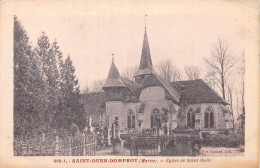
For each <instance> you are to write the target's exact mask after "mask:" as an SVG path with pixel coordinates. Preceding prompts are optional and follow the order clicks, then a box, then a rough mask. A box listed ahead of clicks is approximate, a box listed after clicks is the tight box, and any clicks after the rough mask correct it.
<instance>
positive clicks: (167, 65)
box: [156, 60, 183, 82]
mask: <svg viewBox="0 0 260 168" xmlns="http://www.w3.org/2000/svg"><path fill="white" fill-rule="evenodd" d="M156 72H157V74H158V75H159V76H160V77H161V78H163V79H164V80H166V81H168V82H172V81H180V80H182V79H183V77H182V76H183V75H182V72H181V71H180V70H179V69H178V68H177V67H176V66H175V65H173V64H172V62H171V61H170V60H164V61H162V62H160V63H159V64H158V65H157V67H156Z"/></svg>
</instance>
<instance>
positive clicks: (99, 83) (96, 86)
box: [89, 79, 106, 92]
mask: <svg viewBox="0 0 260 168" xmlns="http://www.w3.org/2000/svg"><path fill="white" fill-rule="evenodd" d="M105 82H106V79H103V80H95V81H93V82H92V84H91V87H90V90H89V91H90V92H102V91H103V89H102V87H103V85H104V84H105Z"/></svg>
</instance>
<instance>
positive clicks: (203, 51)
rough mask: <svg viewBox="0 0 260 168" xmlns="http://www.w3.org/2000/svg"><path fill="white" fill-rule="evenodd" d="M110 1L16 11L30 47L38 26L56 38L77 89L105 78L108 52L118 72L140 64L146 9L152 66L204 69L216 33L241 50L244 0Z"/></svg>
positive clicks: (244, 31)
mask: <svg viewBox="0 0 260 168" xmlns="http://www.w3.org/2000/svg"><path fill="white" fill-rule="evenodd" d="M109 2H110V3H109V4H108V5H106V6H105V7H104V6H102V4H97V5H96V6H95V8H93V10H94V11H95V10H96V11H98V12H96V13H95V12H94V14H89V13H86V14H82V13H80V14H73V15H71V14H69V15H67V14H66V13H65V14H63V15H60V14H59V15H40V14H36V15H26V14H22V13H21V14H20V15H19V14H17V16H18V19H19V20H20V21H21V22H22V25H23V26H24V27H25V29H26V30H27V33H28V35H29V38H30V40H31V41H32V43H33V45H34V46H35V45H36V42H37V38H38V37H39V36H40V35H41V32H42V31H44V32H45V33H46V34H47V36H48V37H49V38H50V41H51V42H53V41H54V39H57V41H58V44H59V46H60V50H61V51H62V52H63V55H64V56H67V55H68V54H69V55H70V56H71V58H72V60H73V63H74V66H75V68H76V76H77V77H78V79H79V84H80V89H81V91H82V90H84V88H85V87H86V86H87V85H90V84H91V83H92V82H93V81H95V80H102V79H105V78H106V77H107V75H108V72H109V68H110V65H111V61H112V53H114V60H115V64H116V66H117V68H118V70H119V72H122V71H124V69H125V68H126V67H132V66H135V65H139V62H140V57H141V49H142V42H143V36H144V25H145V17H144V16H145V14H147V15H148V17H147V21H146V25H147V34H148V41H149V45H150V51H151V57H152V61H153V64H154V65H156V64H158V63H159V62H161V61H163V60H165V59H169V60H171V61H172V62H173V63H174V64H175V65H176V66H177V67H179V68H180V69H184V67H185V66H186V65H196V66H199V67H201V68H202V69H203V70H204V72H205V63H204V60H203V58H204V57H207V56H209V55H210V51H211V49H212V45H213V43H214V42H216V40H218V39H219V38H220V39H223V40H227V41H228V42H229V44H230V49H231V50H232V52H233V55H234V56H239V54H240V53H241V51H243V50H244V49H245V44H244V41H245V33H246V25H247V24H246V21H247V17H246V15H245V11H248V10H252V9H251V8H250V7H245V6H244V4H238V3H233V2H232V1H221V0H220V1H215V2H214V3H213V2H212V1H198V2H199V3H195V1H163V2H162V3H160V4H159V3H158V4H153V3H150V4H149V3H146V4H144V5H138V3H131V2H130V1H126V2H125V3H122V4H121V3H120V4H115V3H113V1H109ZM151 2H153V1H151ZM128 3H129V4H128ZM117 5H119V6H117ZM153 6H157V8H153ZM120 7H121V8H120ZM124 10H127V12H126V11H124ZM252 12H254V11H252Z"/></svg>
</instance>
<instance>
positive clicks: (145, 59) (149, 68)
mask: <svg viewBox="0 0 260 168" xmlns="http://www.w3.org/2000/svg"><path fill="white" fill-rule="evenodd" d="M151 73H153V64H152V59H151V53H150V48H149V43H148V37H147V33H146V25H145V30H144V40H143V48H142V54H141V60H140V65H139V69H138V71H137V73H136V74H135V75H134V76H135V77H137V76H142V75H146V74H151Z"/></svg>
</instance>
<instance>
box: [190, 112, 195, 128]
mask: <svg viewBox="0 0 260 168" xmlns="http://www.w3.org/2000/svg"><path fill="white" fill-rule="evenodd" d="M194 127H195V114H194V113H192V115H191V128H194Z"/></svg>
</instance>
